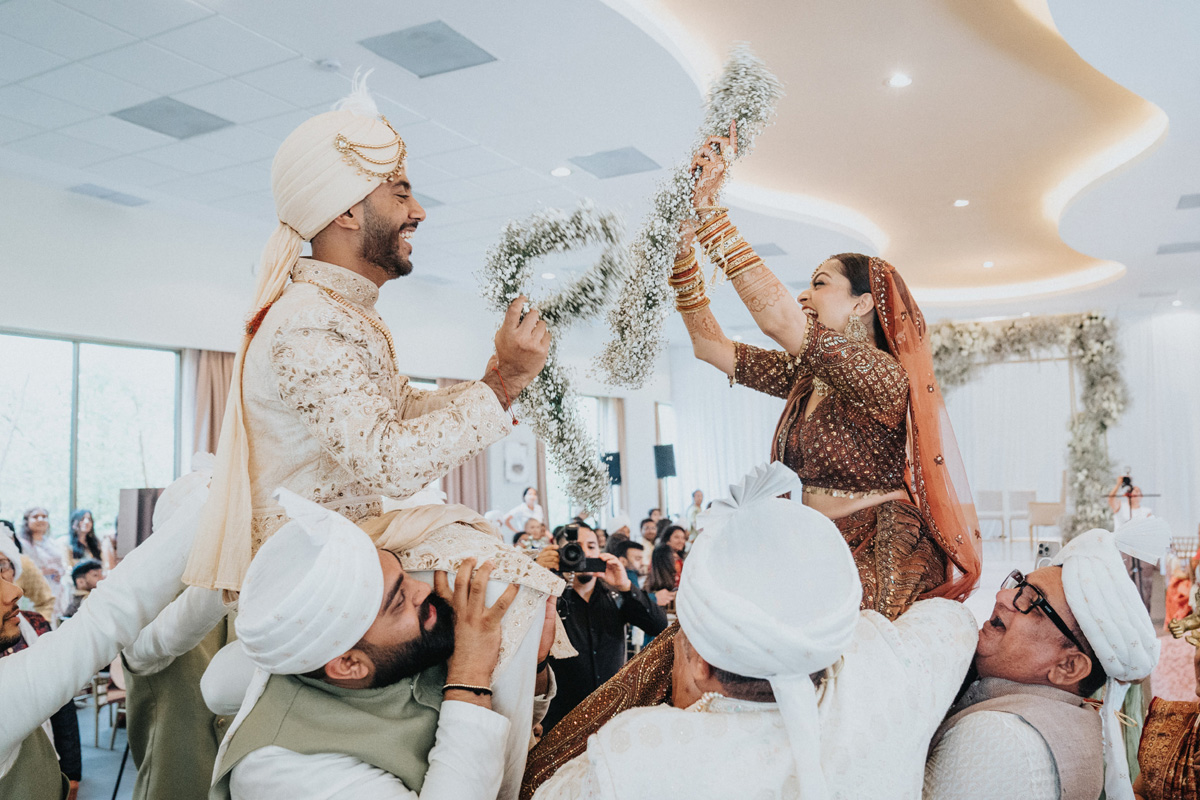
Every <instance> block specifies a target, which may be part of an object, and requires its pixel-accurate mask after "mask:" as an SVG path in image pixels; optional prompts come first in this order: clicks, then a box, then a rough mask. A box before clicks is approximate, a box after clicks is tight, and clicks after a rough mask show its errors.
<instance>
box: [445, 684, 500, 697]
mask: <svg viewBox="0 0 1200 800" xmlns="http://www.w3.org/2000/svg"><path fill="white" fill-rule="evenodd" d="M450 689H461V690H462V691H464V692H471V693H473V694H477V695H479V696H481V697H490V696H491V694H492V690H491V689H489V688H488V687H486V686H470V685H468V684H465V683H447V684H446V685H445V686H443V687H442V693H443V694H445V693H446V692H447V691H449V690H450Z"/></svg>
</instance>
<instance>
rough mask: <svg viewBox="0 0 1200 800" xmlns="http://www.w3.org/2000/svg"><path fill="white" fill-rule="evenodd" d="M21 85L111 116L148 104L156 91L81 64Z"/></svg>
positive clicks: (59, 69) (69, 65)
mask: <svg viewBox="0 0 1200 800" xmlns="http://www.w3.org/2000/svg"><path fill="white" fill-rule="evenodd" d="M21 85H22V86H25V87H26V88H28V89H33V90H34V91H38V92H44V93H45V94H48V95H50V96H52V97H57V98H58V99H60V100H66V101H67V102H69V103H76V104H78V105H81V106H83V107H84V108H90V109H92V110H93V111H99V112H100V113H101V114H110V113H112V112H113V111H118V110H120V109H122V108H129V107H130V106H135V105H137V104H138V103H145V102H146V101H147V100H153V99H154V97H155V94H154V92H152V91H150V90H149V89H143V88H142V87H141V86H134V85H133V84H132V83H128V82H126V81H123V80H121V79H120V78H116V77H113V76H112V75H109V74H108V73H106V72H100V71H99V70H94V69H92V68H91V67H85V66H84V65H82V64H68V65H67V66H65V67H59V68H58V69H56V70H53V71H52V72H47V73H45V74H43V75H38V76H37V77H36V78H30V79H28V80H26V81H25V82H24V83H22V84H21Z"/></svg>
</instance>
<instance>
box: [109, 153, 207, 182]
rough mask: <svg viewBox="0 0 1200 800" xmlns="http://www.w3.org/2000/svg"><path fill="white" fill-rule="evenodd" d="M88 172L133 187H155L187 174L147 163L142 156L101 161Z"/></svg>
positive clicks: (151, 162) (150, 162)
mask: <svg viewBox="0 0 1200 800" xmlns="http://www.w3.org/2000/svg"><path fill="white" fill-rule="evenodd" d="M88 172H90V173H92V174H93V175H96V176H97V177H100V178H104V179H106V180H108V181H110V182H111V181H115V182H117V183H125V184H129V185H131V186H154V185H155V184H158V183H162V182H163V181H169V180H171V179H173V178H181V177H183V175H184V174H185V173H183V172H180V171H179V170H177V169H172V168H171V167H167V166H164V165H162V164H156V163H154V162H153V161H147V160H146V159H144V158H141V157H140V156H121V157H120V158H114V159H112V160H111V161H101V162H100V163H99V164H93V165H92V166H90V167H88Z"/></svg>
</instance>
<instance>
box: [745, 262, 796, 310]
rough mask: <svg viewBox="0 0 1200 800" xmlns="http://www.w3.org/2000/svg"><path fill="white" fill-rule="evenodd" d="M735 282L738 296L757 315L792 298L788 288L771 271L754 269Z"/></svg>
mask: <svg viewBox="0 0 1200 800" xmlns="http://www.w3.org/2000/svg"><path fill="white" fill-rule="evenodd" d="M738 278H739V279H735V280H734V282H733V285H734V288H735V289H737V293H738V296H739V297H741V298H742V302H743V303H745V304H746V308H748V309H750V313H752V314H756V313H759V312H761V311H765V310H767V309H768V308H770V307H772V306H773V305H775V304H776V303H778V302H779V301H780V300H782V299H783V298H785V297H790V295H789V294H788V291H787V288H786V287H785V286H784V285H783V283H782V282H780V280H779V278H776V277H775V275H774V273H772V272H771V271H770V270H769V269H765V268H764V269H754V270H751V271H750V272H749V273H748V274H746V275H745V276H738Z"/></svg>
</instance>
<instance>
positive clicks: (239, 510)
mask: <svg viewBox="0 0 1200 800" xmlns="http://www.w3.org/2000/svg"><path fill="white" fill-rule="evenodd" d="M365 81H366V76H365V75H364V76H362V78H361V79H359V78H358V77H357V76H356V78H355V83H354V87H353V90H352V91H351V94H350V96H348V97H347V98H345V99H344V100H341V101H340V102H338V103H337V104H336V105H335V106H334V110H333V111H327V112H325V113H324V114H318V115H317V116H315V117H313V118H312V119H310V120H308V121H307V122H304V123H302V124H301V125H300V127H298V128H296V130H294V131H292V133H291V135H289V136H288V137H287V139H285V140H284V142H283V144H282V145H280V147H279V150H278V151H277V152H276V154H275V160H274V161H273V162H272V164H271V190H272V192H273V193H274V195H275V210H276V212H277V214H278V215H279V225H278V227H277V228H276V229H275V232H274V233H272V234H271V238H270V239H269V240H268V242H267V246H266V248H265V249H264V250H263V254H262V263H261V266H260V267H259V271H258V280H257V283H256V285H255V290H254V305H252V306H251V309H250V314H251V317H250V322H248V323H247V326H246V335H245V336H244V337H243V339H242V343H241V346H240V347H239V348H238V351H237V356H236V359H235V361H234V365H233V379H232V382H231V384H230V389H229V398H230V399H229V402H228V404H227V405H226V408H225V416H224V418H223V420H222V423H221V439H220V442H219V443H218V445H217V461H216V468H215V470H214V473H213V482H212V492H211V494H210V496H209V497H210V500H209V503H208V504H207V505H206V506H205V508H204V511H203V513H202V514H201V517H200V529H199V532H198V533H197V535H196V543H195V545H194V546H193V548H192V554H191V557H190V558H189V559H188V565H187V570H186V571H185V572H184V576H183V579H184V582H186V583H188V584H191V585H193V586H201V587H204V588H208V589H226V590H231V591H237V590H238V589H240V588H241V585H242V579H243V577H244V576H245V574H246V569H247V567H248V566H249V565H250V557H251V552H250V550H251V544H250V539H251V537H250V520H251V502H250V448H249V440H248V438H247V436H246V425H245V421H244V419H243V410H242V365H243V363H244V362H245V358H246V349H247V348H248V347H249V345H250V340H251V339H252V338H253V336H254V333H255V331H256V330H257V327H258V325H259V324H260V323H261V322H262V318H263V316H264V315H265V314H266V312H267V310H268V309H269V308H270V307H271V304H272V303H274V302H275V301H276V300H278V299H279V296H280V295H281V294H282V293H283V290H284V288H285V287H286V286H287V282H288V277H289V276H290V275H291V272H292V268H293V267H294V266H295V265H296V262H297V261H298V260H299V259H300V255H301V253H302V252H303V246H304V242H306V241H308V240H310V239H312V238H313V237H314V236H316V235H317V234H318V233H320V232H321V231H322V230H324V229H325V227H326V226H328V225H329V224H330V223H331V222H333V220H334V219H336V218H337V217H339V216H341V215H342V214H344V213H346V212H347V211H348V210H349V209H350V207H351V206H353V205H355V204H356V203H358V202H360V201H361V200H363V199H364V198H366V196H367V195H369V194H370V193H371V192H373V191H374V190H375V189H376V188H377V187H378V186H379V185H380V184H382V183H383V182H385V181H388V182H391V181H392V180H395V179H396V178H397V177H399V174H400V172H401V168H402V167H403V165H404V158H405V154H406V148H405V145H404V141H403V140H402V139H401V138H400V136H399V134H397V133H396V131H395V130H394V129H393V128H392V126H391V124H390V123H388V121H387V120H386V119H385V118H384V117H383V116H382V115H381V114H380V113H379V109H378V108H377V107H376V105H375V101H374V100H373V99H372V97H371V95H370V94H369V93H368V92H367V88H366V82H365Z"/></svg>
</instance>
